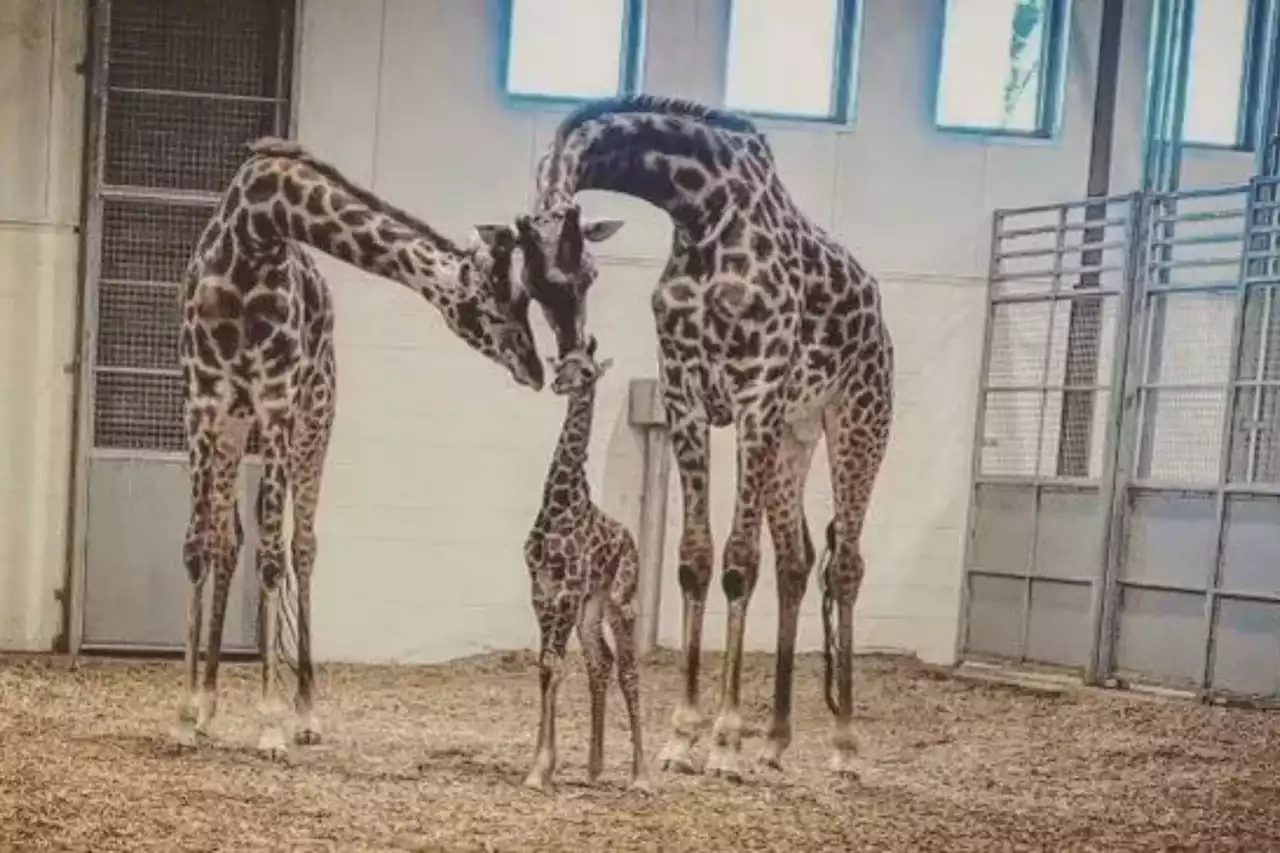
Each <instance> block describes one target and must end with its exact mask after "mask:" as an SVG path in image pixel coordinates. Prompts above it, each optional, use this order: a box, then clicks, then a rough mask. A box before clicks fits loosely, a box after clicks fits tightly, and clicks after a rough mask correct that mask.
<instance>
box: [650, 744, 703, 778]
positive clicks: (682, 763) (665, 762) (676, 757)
mask: <svg viewBox="0 0 1280 853" xmlns="http://www.w3.org/2000/svg"><path fill="white" fill-rule="evenodd" d="M658 766H659V767H661V768H662V769H663V770H665V771H667V772H668V773H682V774H684V775H686V776H696V775H698V773H700V772H701V771H700V770H699V768H698V765H697V762H695V761H694V760H693V749H692V748H691V747H690V745H689V744H687V743H685V742H684V741H679V740H673V741H671V742H670V743H668V744H667V745H666V746H665V747H663V749H662V754H661V755H659V756H658Z"/></svg>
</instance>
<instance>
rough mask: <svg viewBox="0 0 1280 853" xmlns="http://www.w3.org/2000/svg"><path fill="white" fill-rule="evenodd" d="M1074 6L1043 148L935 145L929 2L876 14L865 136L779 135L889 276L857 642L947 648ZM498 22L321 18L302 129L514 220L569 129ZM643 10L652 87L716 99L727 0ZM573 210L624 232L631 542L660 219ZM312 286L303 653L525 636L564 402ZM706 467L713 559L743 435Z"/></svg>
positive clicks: (1081, 59)
mask: <svg viewBox="0 0 1280 853" xmlns="http://www.w3.org/2000/svg"><path fill="white" fill-rule="evenodd" d="M1074 6H1075V12H1074V19H1073V21H1072V27H1071V36H1072V49H1071V52H1070V69H1069V71H1070V74H1069V81H1068V86H1067V109H1066V124H1065V130H1064V134H1063V135H1062V137H1060V138H1058V139H1056V140H1053V141H1050V142H1034V141H1031V142H1028V141H1020V142H1010V141H987V140H982V139H976V138H971V137H961V136H946V135H942V134H939V133H937V132H935V131H934V130H933V129H932V127H931V123H930V120H929V115H928V109H927V106H926V105H927V103H928V102H929V95H930V90H931V87H932V85H933V80H932V77H931V73H930V71H929V69H930V67H931V64H932V63H931V60H930V56H931V54H932V52H933V50H934V39H935V38H936V34H937V29H936V28H937V26H938V24H939V22H940V14H941V4H940V3H938V2H936V0H869V2H868V4H867V8H866V20H865V24H864V35H863V43H862V54H861V62H862V66H861V72H860V75H861V86H860V98H859V104H858V122H857V126H856V127H855V128H853V129H851V130H849V129H845V130H838V129H835V128H831V127H827V126H818V125H794V124H771V125H768V132H769V133H770V136H771V139H772V140H773V144H774V147H775V149H776V150H777V152H778V156H779V159H780V161H781V169H782V174H783V175H784V177H785V179H786V180H787V182H788V183H789V184H790V186H791V187H792V188H793V190H794V192H795V194H796V196H797V197H798V199H799V200H800V202H801V203H802V204H803V205H804V206H805V207H806V209H807V211H808V212H809V213H810V215H812V216H813V217H814V218H815V219H816V220H817V221H818V222H819V223H821V224H822V225H824V226H826V227H829V228H832V229H833V230H834V231H835V232H836V233H837V234H839V235H840V236H841V237H843V238H844V239H846V240H847V241H848V244H849V246H850V248H851V249H852V250H853V251H854V252H855V253H856V254H857V255H858V256H859V257H860V258H861V259H862V260H863V261H864V263H866V264H867V265H868V266H869V267H870V268H871V269H872V270H873V271H875V273H876V274H877V275H878V276H879V277H880V279H881V282H882V286H883V288H884V292H885V302H886V305H887V311H888V315H889V322H890V323H891V324H892V330H893V334H894V337H895V340H896V343H897V348H898V412H897V418H896V423H895V428H894V438H893V446H892V449H891V451H890V454H889V458H888V460H887V461H886V463H885V466H884V471H883V475H882V479H881V481H880V485H879V487H878V489H877V492H876V496H875V500H874V504H873V507H872V511H871V517H870V519H869V523H868V528H867V531H866V534H865V551H866V556H867V563H868V572H869V574H868V578H867V581H866V584H865V586H864V592H863V597H862V599H861V601H860V604H859V608H858V629H857V641H858V643H859V644H860V645H861V646H863V647H871V646H875V647H896V648H906V649H911V650H915V651H918V652H919V653H920V654H922V655H923V656H924V657H926V658H928V659H930V660H939V661H945V660H949V659H951V657H952V654H953V647H954V642H955V631H956V618H957V609H958V595H959V588H960V578H961V576H960V566H961V554H962V547H963V539H964V536H963V525H964V520H965V510H966V506H967V501H968V469H969V459H970V447H971V440H972V421H973V390H974V383H975V376H976V372H977V366H978V357H979V347H980V339H981V331H982V304H983V275H984V272H985V265H986V255H987V242H988V239H987V235H988V231H989V228H990V225H989V216H990V212H991V210H992V209H993V208H994V207H996V206H1009V205H1017V204H1032V203H1038V202H1041V201H1045V200H1048V199H1058V198H1074V197H1077V196H1080V195H1082V194H1083V193H1084V186H1085V175H1086V164H1087V159H1088V143H1089V135H1090V122H1091V114H1092V97H1093V88H1094V82H1093V75H1094V69H1095V66H1096V58H1095V57H1096V42H1097V33H1098V26H1099V10H1100V4H1099V2H1098V0H1077V2H1076V3H1075V4H1074ZM497 8H498V7H497V3H495V2H486V3H479V2H474V3H473V2H466V3H463V2H458V0H432V2H428V1H427V0H310V2H309V3H308V4H307V9H306V12H305V20H304V24H303V27H304V30H303V31H304V40H303V57H302V65H301V83H300V92H301V101H300V107H299V119H300V125H299V137H300V138H301V139H302V141H304V142H305V143H307V144H309V145H311V146H313V147H314V148H315V150H316V151H317V152H319V153H320V154H322V155H323V156H326V157H330V158H332V159H333V160H334V161H336V162H337V163H339V164H340V165H341V166H342V167H343V168H345V169H347V170H349V171H350V173H351V174H352V175H353V176H354V177H357V178H359V179H360V180H363V181H368V182H371V183H372V185H373V187H374V188H375V189H376V190H377V191H378V192H379V193H381V194H383V195H384V196H385V197H387V198H388V199H390V200H392V201H394V202H396V203H398V204H402V205H404V206H407V207H409V208H411V209H413V210H415V211H416V212H418V213H420V214H422V215H424V216H426V217H427V218H428V219H429V220H431V221H432V222H434V223H435V224H437V225H438V226H440V227H441V228H444V229H445V230H447V231H449V232H451V233H454V234H457V235H462V234H463V233H464V232H465V230H466V229H467V228H469V227H470V226H471V224H473V223H474V222H477V221H484V220H489V219H491V218H494V217H501V218H505V217H508V216H510V215H511V214H512V213H513V212H515V211H517V210H519V209H521V208H523V206H524V205H525V204H526V203H527V201H528V195H529V192H530V187H531V185H532V166H533V162H534V159H535V158H536V156H537V155H538V154H539V152H540V151H541V150H542V148H543V146H544V145H545V144H546V142H547V140H548V139H549V136H550V134H551V132H552V131H553V129H554V127H555V124H556V122H557V120H558V119H559V118H560V115H561V114H560V113H557V112H553V111H546V110H531V109H512V108H509V107H506V106H504V105H503V104H502V102H501V100H500V98H499V95H498V92H499V87H498V82H497V68H498V62H497V55H496V52H495V51H496V38H497V37H496V33H497V14H498V11H497ZM648 18H649V41H648V45H647V48H646V57H647V66H646V69H645V76H644V79H645V89H646V90H648V91H653V92H659V93H665V94H676V95H685V96H692V97H696V98H700V99H705V100H709V101H711V102H716V101H718V99H719V87H720V82H719V81H720V71H719V69H720V67H721V53H722V49H721V47H720V45H722V43H723V33H722V31H721V28H722V25H723V21H724V16H723V14H722V10H721V8H720V6H719V3H718V2H717V0H652V2H651V3H650V5H649V15H648ZM586 200H587V201H588V207H589V212H591V213H604V212H616V213H621V214H622V215H624V216H626V218H627V220H628V221H627V226H626V227H625V228H624V229H623V231H622V232H620V234H619V235H618V237H616V238H615V239H614V240H612V241H610V243H609V244H608V246H607V250H605V251H607V257H606V259H605V260H606V263H607V267H606V269H605V271H604V273H603V275H602V280H601V282H600V285H599V286H598V287H597V289H596V290H595V291H594V292H593V301H592V305H591V310H592V323H593V325H594V328H595V329H596V331H597V332H598V333H599V335H600V338H601V341H602V345H603V346H604V347H605V348H607V350H608V351H609V354H610V355H612V356H614V358H615V359H616V366H615V368H614V370H613V372H612V374H611V375H610V376H609V377H607V379H606V380H605V386H604V387H603V388H602V393H601V399H600V407H599V411H598V427H597V436H596V444H595V454H594V458H593V466H592V470H593V479H594V482H595V483H596V484H597V489H598V493H599V495H600V498H601V500H602V502H603V503H604V505H605V506H606V507H607V508H609V509H611V510H613V511H615V512H618V513H619V515H620V516H621V517H622V518H623V519H624V520H626V521H627V522H629V523H630V524H631V525H632V526H633V528H634V526H635V525H636V522H637V517H638V499H639V486H640V480H639V474H640V461H641V457H640V449H639V439H638V437H637V436H635V435H633V434H631V432H630V430H629V429H628V427H627V426H626V424H625V408H624V404H625V391H626V382H627V379H628V378H630V377H636V376H649V375H652V374H653V372H654V355H653V353H654V333H653V329H652V319H651V317H650V315H649V313H648V293H649V291H650V289H651V288H652V286H653V283H654V282H655V281H656V279H657V276H658V274H659V272H660V267H661V263H662V261H663V259H664V258H665V256H666V250H667V246H668V240H669V230H668V229H669V226H668V224H667V222H666V220H665V218H664V217H663V216H662V215H661V214H659V213H658V212H657V211H655V210H652V209H650V208H647V207H645V206H643V205H642V204H640V203H638V202H633V201H631V200H628V199H621V198H617V197H613V196H608V195H606V194H601V193H593V194H591V195H590V197H589V198H587V199H586ZM325 269H326V270H327V271H328V272H329V273H330V274H331V275H332V276H333V278H334V280H335V281H336V283H337V290H338V296H337V299H338V307H339V323H338V331H337V334H338V339H339V348H340V359H341V368H340V369H341V373H342V379H341V391H340V394H341V400H342V402H341V409H340V414H339V417H338V425H337V428H336V433H337V434H336V435H335V439H334V444H333V453H332V457H331V462H330V468H329V474H328V478H327V481H326V487H325V488H326V492H325V497H324V505H323V509H322V513H321V518H320V524H321V536H322V544H321V551H320V558H319V559H320V562H319V565H318V567H317V572H318V577H317V581H316V611H317V613H316V622H317V648H318V653H319V654H321V655H323V656H324V657H328V658H379V659H382V658H393V659H400V660H407V659H415V660H416V659H438V658H444V657H449V656H452V655H457V654H464V653H469V652H474V651H477V650H480V649H483V648H486V647H502V646H523V645H526V644H528V643H530V642H533V641H534V633H533V620H532V616H531V614H530V611H529V607H528V600H527V581H526V580H525V574H524V567H523V564H522V561H521V556H520V548H521V544H522V542H523V538H524V535H525V532H526V530H527V527H528V524H529V523H530V521H531V519H532V517H533V514H534V512H535V511H536V508H537V503H538V499H539V495H540V485H541V481H542V475H543V472H544V470H545V467H546V464H547V457H548V454H549V453H550V450H551V446H552V444H553V442H554V439H555V435H556V432H557V430H558V428H559V423H560V415H561V406H560V402H559V401H558V400H557V399H556V398H554V397H552V396H551V395H550V394H542V395H537V396H535V395H532V394H530V393H528V392H527V391H523V390H521V389H517V388H515V387H513V386H512V384H511V383H510V382H509V381H508V380H506V379H505V377H504V376H503V375H502V374H501V372H500V371H499V370H498V369H496V368H494V367H492V366H490V365H489V364H487V363H485V362H484V361H483V360H481V359H478V358H475V357H474V356H472V355H471V354H470V353H469V352H468V351H467V350H466V349H465V348H464V347H463V346H462V345H461V344H460V343H458V342H456V341H455V340H453V339H452V338H451V337H450V336H449V335H448V333H447V332H446V331H445V330H444V327H443V325H442V324H441V323H440V322H439V321H438V320H437V319H435V318H434V316H433V314H432V312H431V311H430V309H429V308H427V307H426V306H424V305H421V304H419V303H418V302H417V301H416V298H415V297H413V296H412V295H411V294H409V293H408V292H403V291H401V290H399V289H398V288H396V287H395V286H394V285H391V284H387V283H383V282H380V281H375V280H372V279H368V278H366V277H364V276H362V275H360V274H358V273H355V272H353V271H351V270H349V269H347V268H346V267H344V266H343V265H341V264H338V263H336V262H333V263H328V264H326V266H325ZM540 331H542V332H545V330H540ZM544 340H545V337H544ZM713 456H714V463H713V464H714V477H713V487H712V492H713V520H714V523H715V529H716V535H717V539H718V544H720V545H722V544H723V541H724V538H725V536H726V534H727V528H728V524H729V519H730V517H731V514H732V495H733V479H734V467H733V434H732V432H728V431H726V432H721V433H718V434H717V436H716V440H715V443H714V452H713ZM808 504H809V509H810V519H811V525H812V526H813V528H814V530H815V533H817V534H818V535H820V533H821V527H822V526H823V525H825V523H826V520H827V518H828V516H829V506H830V498H829V487H828V476H827V473H826V461H825V456H824V455H823V454H822V452H821V451H820V452H819V454H818V458H817V459H816V460H815V466H814V473H813V477H812V480H811V485H810V488H809V494H808ZM669 520H670V523H669V530H668V538H667V551H668V553H667V555H666V567H665V572H664V577H663V589H664V596H663V611H662V625H661V639H662V642H663V643H664V644H667V645H677V644H678V642H679V620H680V616H679V612H680V598H679V591H678V586H677V585H676V583H675V577H674V576H675V565H676V557H675V549H676V541H677V538H678V530H679V496H678V491H677V487H676V484H675V482H674V477H673V483H672V491H671V496H670V504H669ZM709 610H710V612H709V615H708V620H709V621H708V632H707V633H708V643H709V645H710V646H711V647H719V645H720V644H721V642H722V635H723V621H724V620H723V596H722V594H721V593H720V591H719V584H718V583H716V584H715V588H714V589H713V591H712V596H711V602H710V608H709ZM775 623H776V608H775V605H774V593H773V578H772V557H771V554H770V553H769V550H768V547H767V537H766V553H765V565H764V566H763V569H762V578H761V583H760V586H759V588H758V590H757V595H756V598H755V600H754V602H753V605H752V609H751V629H750V635H749V643H750V645H751V646H752V647H755V648H769V647H772V645H773V642H774V634H775V628H774V626H775ZM820 637H821V634H820V623H819V621H818V619H817V596H816V592H815V593H811V595H810V598H809V602H808V606H807V607H806V610H805V617H804V627H803V631H802V637H801V645H802V647H806V648H813V647H815V646H816V644H817V643H818V642H820Z"/></svg>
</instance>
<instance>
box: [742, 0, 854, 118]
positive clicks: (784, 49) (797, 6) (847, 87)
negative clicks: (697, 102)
mask: <svg viewBox="0 0 1280 853" xmlns="http://www.w3.org/2000/svg"><path fill="white" fill-rule="evenodd" d="M861 5H862V4H861V2H859V0H729V20H728V28H727V29H728V44H727V48H726V51H725V70H724V102H725V106H726V107H728V108H729V109H732V110H738V111H740V112H745V113H751V114H753V115H758V116H764V117H773V118H784V119H807V120H811V121H813V120H816V121H830V122H842V123H846V122H849V121H852V119H853V108H854V98H855V92H856V90H857V85H856V81H855V80H854V75H855V73H856V68H857V56H856V54H857V49H858V41H859V35H860V33H859V31H860V29H861V16H860V8H859V7H860V6H861Z"/></svg>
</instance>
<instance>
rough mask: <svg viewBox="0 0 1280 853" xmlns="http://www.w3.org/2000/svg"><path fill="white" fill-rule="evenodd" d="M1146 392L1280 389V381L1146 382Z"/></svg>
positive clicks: (1144, 385) (1143, 387)
mask: <svg viewBox="0 0 1280 853" xmlns="http://www.w3.org/2000/svg"><path fill="white" fill-rule="evenodd" d="M1138 387H1139V388H1141V389H1142V390H1144V391H1221V392H1222V393H1223V394H1226V393H1228V392H1229V391H1233V390H1235V389H1243V388H1280V379H1233V380H1230V381H1228V382H1144V383H1142V384H1141V385H1139V386H1138Z"/></svg>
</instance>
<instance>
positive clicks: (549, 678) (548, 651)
mask: <svg viewBox="0 0 1280 853" xmlns="http://www.w3.org/2000/svg"><path fill="white" fill-rule="evenodd" d="M576 609H577V608H576V607H575V606H573V602H571V601H570V599H569V597H568V596H564V595H553V596H550V597H549V598H548V599H546V600H545V604H542V603H539V602H535V610H537V612H538V622H539V623H540V633H541V634H542V653H541V654H540V655H539V658H538V668H539V672H538V679H539V680H538V684H539V688H540V693H541V708H540V714H539V718H538V746H537V751H536V752H535V754H534V758H533V766H532V767H530V768H529V773H528V775H526V776H525V779H524V784H525V787H528V788H533V789H535V790H539V791H545V790H547V788H548V786H550V784H551V777H552V776H553V775H554V774H555V770H556V692H557V691H558V690H559V688H560V680H561V678H563V677H564V653H565V649H566V647H567V646H568V645H569V633H570V632H571V631H572V630H573V624H574V612H575V611H576Z"/></svg>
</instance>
